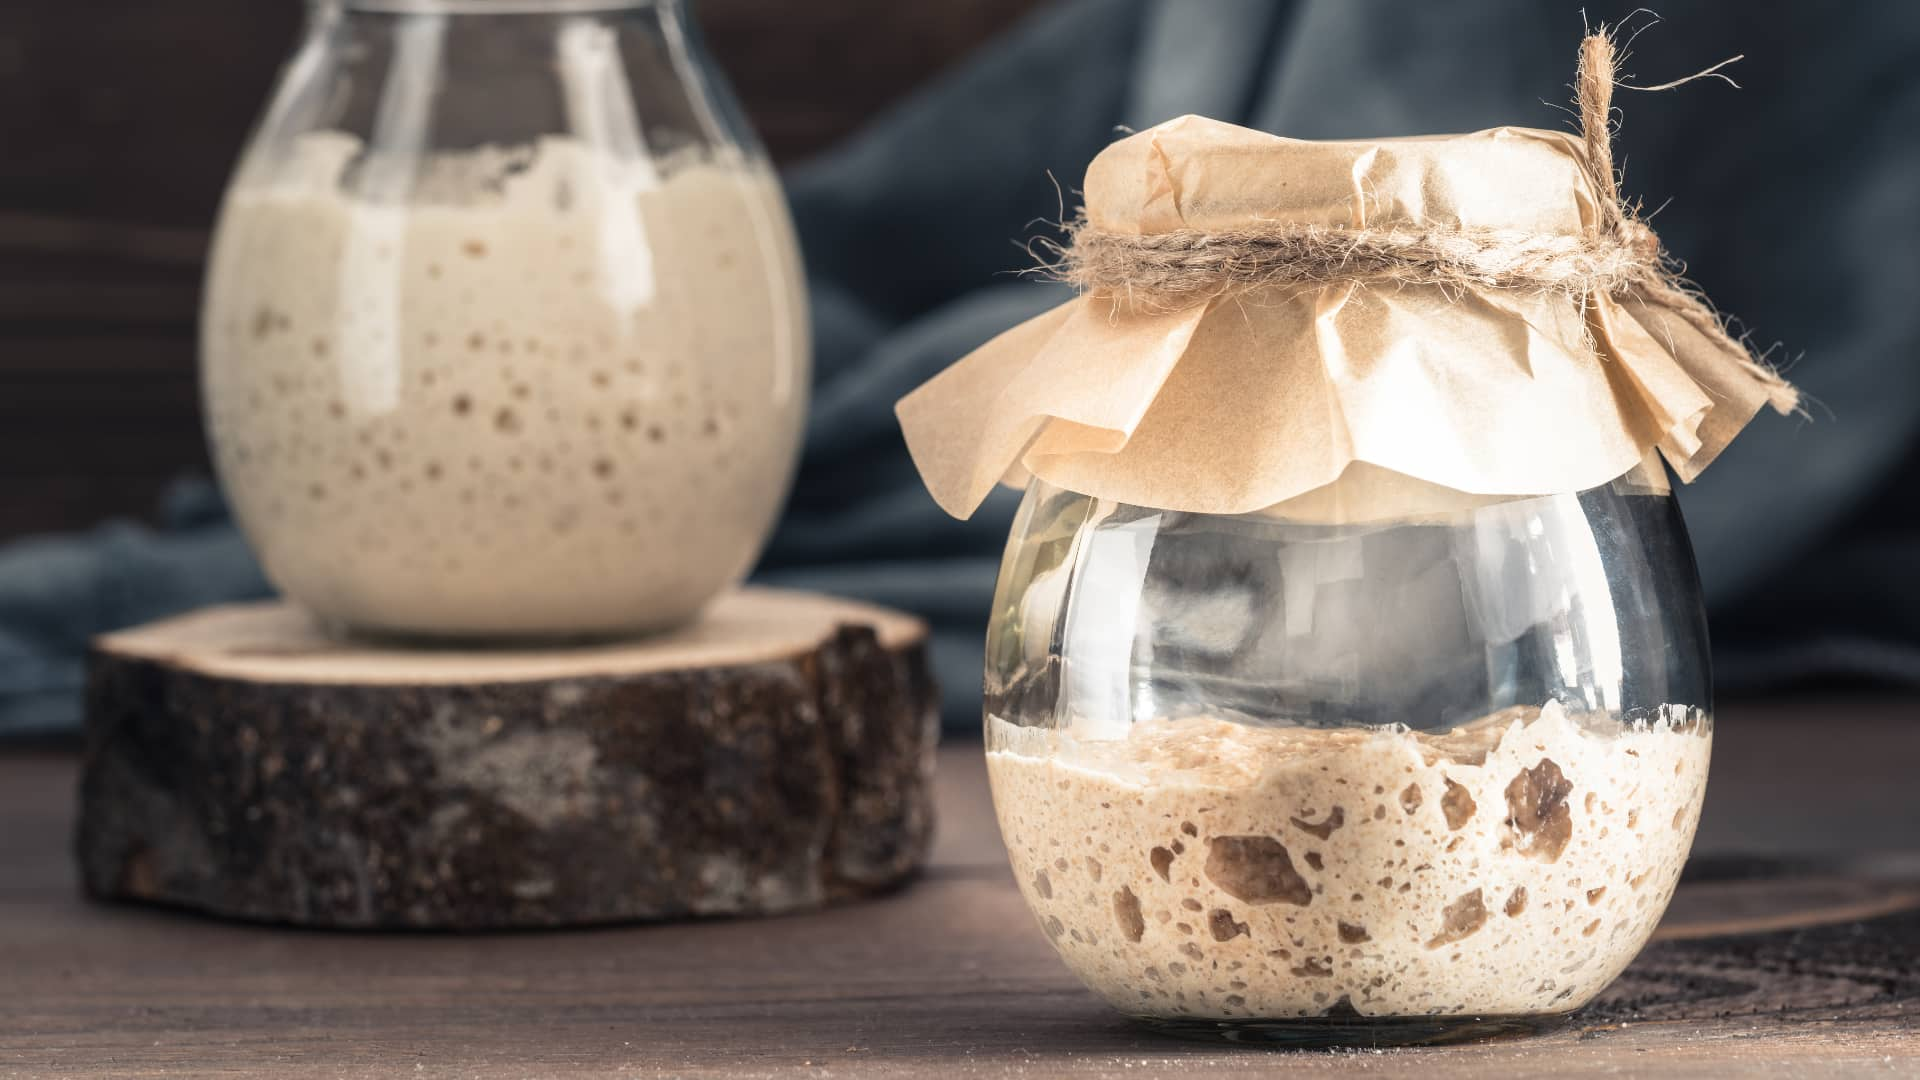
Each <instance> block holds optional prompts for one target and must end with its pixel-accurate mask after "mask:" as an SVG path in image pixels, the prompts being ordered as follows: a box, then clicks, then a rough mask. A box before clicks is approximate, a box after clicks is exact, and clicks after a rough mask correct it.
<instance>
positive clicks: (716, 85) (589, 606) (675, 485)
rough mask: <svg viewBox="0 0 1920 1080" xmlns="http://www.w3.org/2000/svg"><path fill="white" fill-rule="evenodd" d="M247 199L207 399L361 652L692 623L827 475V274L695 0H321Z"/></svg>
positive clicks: (230, 213) (284, 573)
mask: <svg viewBox="0 0 1920 1080" xmlns="http://www.w3.org/2000/svg"><path fill="white" fill-rule="evenodd" d="M309 16H310V17H309V21H308V25H307V28H306V32H305V35H304V38H303V40H302V41H301V43H300V45H299V48H298V51H297V52H296V53H295V54H294V56H293V58H292V60H291V62H290V63H289V64H288V65H287V67H286V68H285V70H284V71H283V73H282V75H281V77H280V81H279V85H278V86H277V87H276V89H275V90H274V92H273V96H272V99H271V101H270V102H269V104H268V106H267V110H266V114H265V117H264V119H263V120H262V121H261V123H260V125H259V128H258V130H257V131H256V132H255V133H254V135H253V137H252V139H251V141H250V142H249V144H248V146H247V148H246V150H245V153H244V156H243V157H242V159H241V162H240V165H239V168H238V171H237V173H236V175H235V177H234V179H233V181H232V184H231V186H230V188H229V191H228V194H227V197H226V200H225V203H224V205H223V208H222V211H221V215H220V221H219V225H218V228H217V230H216V234H215V242H214V248H213V253H212V257H211V265H210V270H209V276H208V280H207V289H206V297H205V307H204V310H203V319H202V330H203V341H202V363H201V371H202V380H203V395H204V403H205V408H206V417H207V424H208V428H209V434H210V439H211V443H212V450H213V456H214V461H215V465H216V467H217V469H218V472H219V475H220V478H221V481H222V483H223V485H224V487H225V489H226V492H227V494H228V497H229V499H230V500H231V502H232V504H233V508H234V510H235V513H236V515H237V517H238V519H239V522H240V524H241V526H242V527H243V528H244V530H245V532H246V534H247V536H248V538H249V540H250V541H251V543H252V545H253V547H254V550H255V551H256V552H257V553H258V554H259V557H260V559H261V561H262V563H263V564H264V565H265V568H266V571H267V574H268V576H269V577H270V578H271V579H272V580H273V581H274V583H275V584H276V585H278V586H279V588H280V589H281V590H282V591H284V592H285V593H287V594H288V595H290V596H291V597H293V598H294V599H296V600H298V601H299V602H300V603H302V604H303V605H305V606H306V607H307V608H309V609H311V610H312V611H313V612H314V613H315V614H317V615H318V616H320V617H321V618H322V619H323V620H325V621H327V622H328V623H330V624H334V625H341V626H345V627H347V628H351V629H355V630H368V631H378V632H387V633H399V634H406V635H428V636H438V637H457V638H467V637H479V638H485V637H528V636H531V637H541V636H571V635H599V634H607V633H614V632H620V631H628V630H645V629H652V628H658V627H665V626H670V625H673V624H676V623H680V622H683V621H685V620H687V619H689V618H690V617H692V616H693V615H694V614H695V613H696V612H698V611H699V610H700V608H701V607H702V606H703V605H704V604H705V603H706V602H707V600H708V599H710V598H711V597H713V596H714V595H716V594H717V593H718V592H720V591H721V590H723V589H725V588H726V587H728V586H730V585H732V584H734V583H736V582H738V581H739V580H740V579H741V578H742V577H743V576H744V575H745V574H746V572H747V570H748V569H749V568H750V567H751V565H752V563H753V562H754V560H755V559H756V558H757V557H758V554H759V551H760V549H761V547H762V545H763V544H764V543H765V541H766V538H767V535H768V533H769V531H770V529H771V527H772V523H773V521H774V518H775V515H776V513H777V512H778V509H779V507H780V504H781V502H782V500H783V499H784V497H785V494H786V490H787V487H788V485H789V483H790V481H791V477H792V473H793V469H794V465H795V461H796V458H797V454H798V446H799V438H800V431H801V426H802V420H803V416H804V412H805V406H806V399H807V389H808V381H809V357H808V331H807V322H806V309H805V297H804V292H803V278H802V272H801V269H800V262H799V258H798V252H797V247H796V243H795V239H794V235H793V229H792V224H791V221H790V219H789V216H788V212H787V209H786V206H785V203H784V201H783V198H782V195H781V192H780V189H779V185H778V182H777V180H776V178H775V175H774V173H773V171H772V170H771V168H770V167H769V165H768V163H767V159H766V157H765V154H764V153H763V152H762V150H761V149H760V147H759V145H758V143H757V142H756V141H755V139H754V137H753V135H752V133H751V132H750V131H748V129H747V127H746V125H745V124H744V123H743V122H742V120H741V119H740V115H739V112H738V111H737V109H736V108H735V107H734V106H733V104H732V102H731V100H730V98H729V96H728V92H727V90H726V88H725V86H724V85H723V83H722V81H721V79H720V77H719V75H718V73H717V72H716V71H715V70H714V68H713V66H712V64H711V63H710V62H709V61H708V59H707V58H706V55H705V53H704V52H703V51H702V49H701V47H700V45H699V43H698V41H697V39H696V37H695V34H694V32H693V30H692V28H691V26H690V25H689V23H688V20H687V18H686V15H685V12H684V11H683V9H682V7H681V4H680V3H679V2H678V0H624V2H621V0H600V2H579V0H321V2H316V3H314V4H312V5H311V6H310V12H309Z"/></svg>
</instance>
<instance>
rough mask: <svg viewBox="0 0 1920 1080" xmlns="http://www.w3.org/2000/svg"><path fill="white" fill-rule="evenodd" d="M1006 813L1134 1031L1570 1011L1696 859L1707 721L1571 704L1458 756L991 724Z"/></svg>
mask: <svg viewBox="0 0 1920 1080" xmlns="http://www.w3.org/2000/svg"><path fill="white" fill-rule="evenodd" d="M992 726H993V731H992V733H991V737H992V740H993V741H992V742H991V743H990V745H992V746H994V747H996V748H997V749H995V750H994V751H993V752H991V753H989V754H988V756H987V760H988V770H989V774H990V776H991V778H992V783H993V793H994V803H995V806H996V809H997V811H998V814H999V819H1000V829H1001V832H1002V834H1003V835H1004V837H1005V839H1006V844H1007V849H1008V852H1009V853H1010V855H1011V857H1012V861H1013V868H1014V872H1015V874H1016V875H1017V877H1018V878H1019V881H1020V888H1021V890H1022V891H1023V892H1024V893H1025V895H1026V898H1027V901H1028V903H1029V904H1031V905H1032V907H1033V910H1034V913H1035V914H1036V915H1037V916H1038V918H1039V920H1040V923H1041V926H1042V928H1043V929H1044V930H1045V932H1046V934H1047V936H1048V937H1049V938H1050V939H1051V940H1052V942H1053V945H1054V947H1055V948H1056V949H1057V950H1058V951H1059V953H1060V955H1061V957H1062V958H1063V959H1065V960H1066V962H1067V965H1068V966H1069V967H1071V968H1072V969H1073V970H1074V972H1075V973H1076V974H1078V975H1079V976H1080V978H1081V979H1082V980H1083V981H1085V982H1086V984H1087V985H1088V986H1089V987H1091V988H1092V989H1093V990H1094V991H1095V992H1097V993H1099V994H1100V995H1101V996H1102V997H1104V998H1106V999H1107V1001H1108V1002H1110V1003H1111V1004H1112V1005H1113V1006H1114V1007H1115V1008H1117V1009H1120V1010H1121V1011H1123V1012H1126V1013H1129V1014H1133V1015H1141V1016H1157V1017H1201V1018H1218V1019H1231V1018H1243V1019H1244V1018H1282V1017H1300V1016H1318V1015H1324V1014H1328V1013H1330V1012H1331V1013H1336V1014H1347V1015H1350V1014H1351V1013H1352V1012H1357V1013H1358V1014H1360V1015H1363V1016H1413V1015H1445V1014H1460V1013H1474V1014H1481V1015H1521V1014H1537V1013H1551V1012H1562V1011H1566V1010H1570V1009H1573V1008H1577V1007H1579V1006H1580V1005H1582V1004H1584V1003H1585V1002H1586V1001H1587V1000H1588V999H1590V998H1592V997H1593V996H1594V995H1595V994H1597V993H1598V992H1599V991H1600V990H1601V989H1602V988H1603V987H1605V986H1606V985H1607V983H1609V982H1610V981H1612V980H1613V978H1614V977H1615V976H1617V975H1618V974H1619V973H1620V971H1621V970H1622V969H1623V968H1625V967H1626V965H1627V963H1628V962H1629V961H1631V960H1632V959H1633V957H1634V955H1635V954H1636V953H1638V952H1639V951H1640V948H1641V946H1642V945H1644V944H1645V943H1646V940H1647V938H1648V936H1649V935H1650V934H1651V933H1652V932H1653V928H1654V924H1655V923H1656V922H1657V921H1658V920H1659V918H1660V915H1661V912H1662V911H1663V910H1664V909H1665V908H1666V905H1667V900H1668V899H1669V897H1670V896H1671V895H1672V892H1673V888H1674V885H1675V883H1676V882H1677V881H1678V879H1679V876H1680V867H1681V864H1682V863H1683V862H1684V861H1685V859H1686V855H1687V850H1688V848H1689V846H1690V845H1691V844H1692V841H1693V832H1694V826H1695V823H1696V822H1697V821H1698V818H1699V813H1700V802H1701V797H1702V794H1703V793H1704V790H1705V786H1706V777H1707V758H1708V751H1709V749H1710V746H1711V742H1712V736H1711V723H1710V721H1709V720H1708V719H1707V718H1705V717H1704V716H1702V715H1700V714H1698V713H1697V712H1696V713H1689V712H1688V711H1687V710H1684V709H1680V708H1677V707H1670V708H1668V709H1667V710H1665V712H1664V714H1663V715H1662V716H1661V717H1659V718H1657V719H1655V720H1653V721H1650V722H1640V723H1632V724H1624V725H1623V724H1622V723H1621V722H1620V721H1618V720H1617V719H1612V718H1603V717H1597V718H1594V719H1593V720H1592V721H1591V722H1589V723H1583V722H1581V721H1580V720H1578V719H1576V718H1575V717H1572V716H1570V715H1569V714H1568V713H1566V712H1565V711H1563V710H1562V709H1561V707H1560V706H1559V705H1557V704H1549V705H1547V706H1546V707H1545V708H1544V709H1514V710H1508V711H1505V712H1502V713H1499V714H1496V715H1494V716H1490V717H1486V718H1484V719H1482V720H1480V721H1477V722H1475V723H1472V724H1469V725H1466V726H1463V727H1461V728H1456V729H1454V730H1453V731H1451V732H1448V733H1446V734H1444V735H1438V736H1434V735H1427V734H1424V733H1416V732H1410V731H1407V730H1405V729H1388V730H1368V729H1352V728H1348V729H1307V728H1252V727H1244V726H1241V725H1238V724H1233V723H1227V722H1224V721H1220V720H1213V719H1205V718H1188V719H1180V720H1160V721H1151V722H1146V723H1140V724H1136V725H1134V726H1133V727H1132V729H1131V730H1130V732H1129V734H1128V736H1127V737H1126V738H1124V739H1121V740H1115V741H1107V742H1076V741H1074V740H1073V739H1071V738H1070V737H1068V736H1065V735H1062V734H1060V733H1056V732H1052V731H1045V730H1038V729H1024V728H1017V727H1014V726H1013V725H1010V724H1007V723H1005V722H1004V721H1001V720H999V719H997V718H996V719H995V720H993V721H992Z"/></svg>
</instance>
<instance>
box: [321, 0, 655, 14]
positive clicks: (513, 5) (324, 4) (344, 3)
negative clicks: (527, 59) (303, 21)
mask: <svg viewBox="0 0 1920 1080" xmlns="http://www.w3.org/2000/svg"><path fill="white" fill-rule="evenodd" d="M677 2H679V0H311V3H312V6H314V7H316V8H328V7H334V8H339V9H342V10H345V11H358V12H370V13H373V14H378V15H584V14H591V13H593V12H601V11H626V10H631V9H634V8H646V7H660V6H663V5H666V4H672V3H677Z"/></svg>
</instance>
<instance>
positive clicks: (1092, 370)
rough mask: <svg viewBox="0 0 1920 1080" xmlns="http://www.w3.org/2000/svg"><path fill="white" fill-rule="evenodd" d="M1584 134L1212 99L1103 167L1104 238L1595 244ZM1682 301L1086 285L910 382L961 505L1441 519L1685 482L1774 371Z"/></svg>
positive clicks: (1782, 403)
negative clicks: (1268, 122) (1008, 498)
mask: <svg viewBox="0 0 1920 1080" xmlns="http://www.w3.org/2000/svg"><path fill="white" fill-rule="evenodd" d="M1586 161H1587V159H1586V150H1585V148H1584V146H1583V144H1582V143H1581V141H1580V140H1579V139H1577V138H1575V137H1573V136H1571V135H1566V134H1561V133H1558V132H1551V131H1541V130H1532V129H1526V128H1495V129H1493V130H1489V131H1481V132H1475V133H1473V134H1469V135H1453V136H1435V137H1421V138H1409V139H1376V140H1367V141H1341V142H1308V141H1301V140H1296V139H1287V138H1281V137H1278V136H1274V135H1268V134H1264V133H1262V132H1257V131H1251V130H1248V129H1245V128H1241V127H1236V126H1234V125H1231V124H1225V123H1221V122H1218V121H1214V120H1208V119H1204V118H1201V117H1197V116H1187V117H1182V118H1180V119H1177V120H1172V121H1169V122H1167V123H1164V124H1161V125H1159V126H1157V127H1154V128H1151V129H1149V130H1146V131H1143V132H1140V133H1138V134H1135V135H1132V136H1130V137H1128V138H1126V139H1123V140H1121V141H1119V142H1116V143H1114V144H1113V145H1112V146H1109V147H1108V148H1107V149H1106V150H1105V151H1103V152H1102V153H1101V154H1100V155H1099V156H1098V157H1096V158H1095V159H1094V161H1093V163H1092V164H1091V166H1090V167H1089V168H1088V170H1087V176H1086V182H1085V188H1084V192H1085V201H1086V214H1087V219H1088V223H1089V224H1090V225H1091V226H1093V227H1096V228H1099V229H1102V230H1106V231H1108V232H1112V233H1128V234H1151V233H1159V232H1171V231H1174V230H1196V229H1197V230H1204V231H1215V230H1227V229H1233V228H1236V227H1244V226H1246V225H1247V224H1248V223H1249V222H1260V223H1266V222H1279V223H1292V224H1301V225H1318V226H1329V227H1344V228H1350V229H1378V228H1392V227H1399V226H1406V227H1410V228H1422V227H1435V226H1437V227H1452V228H1458V229H1463V230H1510V231H1514V232H1517V233H1530V234H1558V235H1567V236H1580V235H1582V234H1583V231H1587V230H1592V229H1594V228H1595V227H1596V222H1597V221H1598V219H1599V216H1600V214H1599V207H1600V205H1601V204H1600V199H1601V198H1602V196H1600V195H1599V194H1597V193H1596V191H1595V186H1594V183H1593V180H1592V176H1591V175H1590V173H1589V170H1588V168H1587V164H1586ZM1729 344H1730V343H1728V342H1727V341H1726V339H1724V338H1721V339H1719V340H1715V339H1714V337H1712V336H1709V335H1708V334H1705V333H1703V332H1702V331H1701V330H1700V329H1699V328H1697V327H1696V326H1694V325H1692V324H1690V323H1689V322H1688V321H1686V320H1685V319H1681V318H1678V317H1675V316H1674V315H1673V314H1672V313H1671V312H1670V311H1667V310H1665V309H1662V308H1660V307H1657V306H1653V305H1649V304H1646V303H1644V302H1640V301H1637V300H1635V299H1633V298H1632V297H1630V296H1629V297H1616V296H1611V295H1602V294H1596V293H1589V294H1585V295H1578V296H1575V295H1568V294H1566V293H1563V292H1545V291H1525V290H1461V289H1454V288H1441V287H1438V286H1431V285H1396V286H1391V287H1386V286H1381V285H1378V284H1357V283H1354V282H1334V283H1329V284H1326V285H1323V286H1319V287H1314V288H1297V287H1290V288H1285V289H1281V288H1274V289H1265V290H1254V291H1251V292H1241V293H1236V294H1233V295H1228V296H1223V297H1219V298H1215V299H1213V300H1211V301H1208V302H1206V303H1204V304H1201V305H1199V306H1195V307H1191V308H1187V309H1185V310H1177V311H1170V312H1156V311H1152V310H1144V311H1143V310H1138V309H1136V307H1135V306H1134V305H1130V304H1128V303H1127V302H1126V301H1125V299H1124V297H1120V296H1116V295H1101V294H1093V293H1090V294H1085V295H1082V296H1079V297H1078V298H1076V299H1074V300H1071V301H1069V302H1067V303H1065V304H1062V305H1061V306H1059V307H1057V308H1055V309H1053V310H1051V311H1049V312H1047V313H1045V314H1043V315H1040V316H1038V317H1036V318H1034V319H1031V320H1029V321H1027V322H1025V323H1023V324H1021V325H1019V326H1016V327H1014V328H1013V329H1011V330H1009V331H1007V332H1006V333H1004V334H1001V335H1000V336H999V337H996V338H994V339H993V340H992V341H990V342H988V343H987V344H986V345H984V346H982V347H981V348H979V349H977V350H976V351H974V352H973V353H972V354H970V355H968V356H967V357H965V358H964V359H962V360H960V361H959V362H958V363H956V364H954V365H953V366H952V367H950V368H948V369H947V370H946V371H944V372H942V373H941V374H940V375H938V376H936V377H935V378H934V379H932V380H931V381H929V382H928V383H926V384H925V385H924V386H921V387H920V388H919V389H917V390H915V391H914V392H913V393H911V394H909V395H908V396H907V397H906V398H904V399H902V400H901V401H900V402H899V404H898V406H897V412H898V415H899V419H900V422H901V426H902V428H903V429H904V431H905V434H906V440H907V445H908V448H909V449H910V451H911V452H912V454H913V459H914V462H915V464H916V465H917V466H918V467H919V469H920V473H921V476H922V477H923V478H924V479H925V481H926V484H927V487H928V488H929V490H931V492H932V493H933V496H934V498H935V500H936V501H938V502H939V504H940V505H941V506H942V507H943V508H944V509H946V510H947V511H948V512H949V513H951V514H953V515H955V516H957V517H963V518H964V517H966V516H968V515H970V514H971V513H972V512H973V511H974V510H975V509H976V508H977V507H978V506H979V504H980V502H981V500H983V499H984V498H985V497H986V496H987V494H988V493H989V492H990V491H991V490H992V488H993V486H994V485H995V484H996V483H1000V482H1005V483H1009V484H1014V485H1023V484H1024V483H1025V482H1026V481H1027V479H1028V477H1029V476H1039V477H1041V478H1043V479H1045V480H1047V481H1049V482H1051V483H1053V484H1056V485H1058V486H1060V487H1064V488H1068V489H1071V490H1074V491H1078V492H1081V493H1084V494H1087V495H1091V496H1094V497H1097V498H1104V499H1113V500H1118V501H1121V502H1126V503H1132V504H1136V505H1141V506H1149V507H1158V508H1162V509H1168V510H1181V511H1196V512H1204V513H1216V514H1237V513H1246V512H1251V511H1257V510H1269V511H1271V510H1273V509H1274V508H1275V507H1276V506H1278V505H1280V504H1287V505H1288V506H1292V507H1299V508H1301V510H1302V514H1303V516H1308V517H1313V518H1316V519H1323V520H1324V519H1339V518H1349V519H1351V518H1358V517H1365V518H1374V517H1380V516H1383V513H1384V511H1385V510H1387V509H1390V508H1391V507H1392V506H1394V505H1404V508H1405V509H1406V510H1407V511H1408V512H1409V513H1414V514H1423V515H1424V514H1427V513H1432V512H1445V511H1447V510H1449V509H1459V508H1465V507H1467V506H1471V505H1474V504H1476V503H1478V502H1482V501H1486V500H1488V499H1499V498H1507V497H1515V496H1525V495H1543V494H1552V493H1560V492H1573V491H1580V490H1584V489H1587V488H1591V487H1595V486H1598V485H1602V484H1606V483H1608V482H1609V481H1612V480H1615V479H1616V478H1619V477H1622V476H1623V475H1625V474H1628V473H1633V472H1635V471H1636V470H1638V472H1637V473H1636V475H1637V476H1639V477H1640V482H1641V483H1642V484H1644V485H1646V486H1651V487H1661V486H1663V485H1664V478H1663V477H1662V476H1661V471H1660V470H1659V468H1658V467H1657V459H1656V458H1655V457H1654V455H1655V454H1658V455H1660V456H1664V458H1665V459H1666V461H1667V462H1668V463H1669V464H1670V465H1671V466H1672V467H1673V470H1674V472H1675V473H1676V474H1677V475H1679V476H1680V477H1681V479H1683V480H1688V481H1690V480H1692V479H1693V478H1694V477H1695V476H1696V475H1698V474H1699V473H1700V471H1701V470H1702V469H1704V468H1705V467H1706V466H1707V465H1708V463H1710V462H1711V461H1712V460H1713V458H1714V457H1715V455H1717V454H1718V453H1719V452H1720V451H1721V449H1722V448H1724V447H1725V446H1726V445H1727V443H1728V441H1729V440H1731V439H1732V438H1733V436H1734V435H1735V434H1736V433H1738V432H1739V430H1740V429H1741V428H1742V427H1744V426H1745V425H1746V423H1747V421H1748V420H1750V419H1751V418H1752V417H1753V415H1754V413H1755V412H1756V411H1757V410H1758V409H1759V408H1760V406H1761V405H1763V404H1767V403H1768V402H1769V400H1770V399H1771V400H1772V401H1773V403H1774V404H1775V405H1776V406H1777V407H1780V408H1781V409H1782V410H1783V411H1785V410H1786V409H1789V408H1791V400H1792V399H1791V388H1787V395H1788V396H1787V397H1786V398H1785V400H1783V399H1782V396H1781V387H1783V386H1784V384H1783V383H1781V382H1779V381H1778V380H1777V379H1775V380H1768V379H1765V378H1761V377H1759V376H1758V375H1757V374H1756V369H1755V368H1754V366H1753V365H1752V364H1750V363H1748V362H1747V358H1746V356H1745V354H1744V353H1743V352H1741V351H1738V350H1737V349H1735V348H1730V347H1729Z"/></svg>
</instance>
